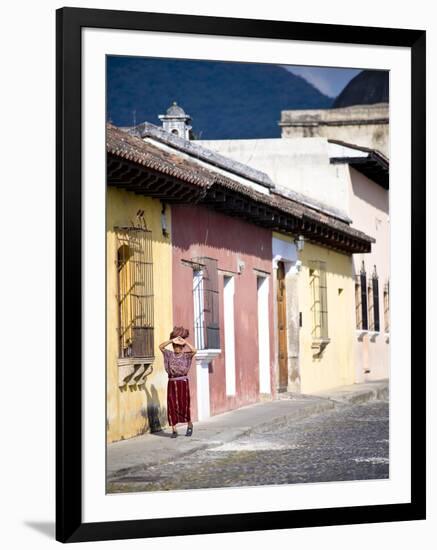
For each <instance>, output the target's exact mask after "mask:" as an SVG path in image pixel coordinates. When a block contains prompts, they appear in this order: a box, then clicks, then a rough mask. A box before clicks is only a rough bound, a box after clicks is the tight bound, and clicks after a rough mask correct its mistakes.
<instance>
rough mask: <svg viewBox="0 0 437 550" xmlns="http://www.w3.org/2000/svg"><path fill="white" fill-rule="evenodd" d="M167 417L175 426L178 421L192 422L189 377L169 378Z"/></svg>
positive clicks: (171, 424)
mask: <svg viewBox="0 0 437 550" xmlns="http://www.w3.org/2000/svg"><path fill="white" fill-rule="evenodd" d="M167 418H168V423H169V424H170V426H175V425H176V424H177V423H178V422H191V414H190V385H189V382H188V378H187V379H183V380H174V379H172V378H169V379H168V384H167Z"/></svg>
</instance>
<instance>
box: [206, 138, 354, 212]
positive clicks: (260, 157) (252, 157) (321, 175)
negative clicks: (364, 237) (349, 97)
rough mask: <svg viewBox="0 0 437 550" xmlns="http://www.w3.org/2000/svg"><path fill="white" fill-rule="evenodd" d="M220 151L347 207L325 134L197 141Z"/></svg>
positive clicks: (291, 185) (343, 182) (279, 182)
mask: <svg viewBox="0 0 437 550" xmlns="http://www.w3.org/2000/svg"><path fill="white" fill-rule="evenodd" d="M198 143H200V144H201V145H203V146H204V147H207V148H209V149H212V150H213V151H216V152H218V153H221V154H222V155H225V156H228V157H230V158H232V159H234V160H238V161H239V162H242V163H244V164H248V165H249V166H252V167H253V168H256V169H258V170H261V171H263V172H265V173H267V174H268V175H269V176H270V178H271V179H272V180H273V182H274V183H275V184H276V185H278V186H281V187H285V188H287V189H291V190H293V191H297V192H298V193H302V194H303V195H306V196H308V197H310V198H312V199H314V200H316V201H318V202H321V203H325V204H327V205H331V206H333V207H335V208H337V209H339V210H341V211H343V212H345V213H346V212H347V211H348V207H349V204H348V187H347V182H346V180H344V179H343V178H342V177H341V176H340V174H339V172H340V171H339V170H338V167H337V166H335V165H331V164H330V163H329V144H328V141H327V140H326V139H325V138H297V139H281V138H278V139H233V140H212V141H199V142H198Z"/></svg>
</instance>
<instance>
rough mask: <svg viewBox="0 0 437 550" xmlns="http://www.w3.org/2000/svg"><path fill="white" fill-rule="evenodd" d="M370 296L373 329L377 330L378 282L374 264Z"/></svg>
mask: <svg viewBox="0 0 437 550" xmlns="http://www.w3.org/2000/svg"><path fill="white" fill-rule="evenodd" d="M372 296H373V330H374V331H375V332H379V329H380V326H379V282H378V274H377V273H376V266H374V271H373V275H372Z"/></svg>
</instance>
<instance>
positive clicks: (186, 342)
mask: <svg viewBox="0 0 437 550" xmlns="http://www.w3.org/2000/svg"><path fill="white" fill-rule="evenodd" d="M184 342H185V344H186V345H187V346H188V347H189V348H190V351H191V353H192V354H193V355H196V353H197V349H196V348H194V347H193V346H192V345H191V344H190V342H188V340H184Z"/></svg>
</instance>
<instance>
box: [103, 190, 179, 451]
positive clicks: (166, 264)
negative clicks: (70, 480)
mask: <svg viewBox="0 0 437 550" xmlns="http://www.w3.org/2000/svg"><path fill="white" fill-rule="evenodd" d="M139 209H142V210H144V218H145V220H146V223H147V227H148V229H151V230H152V254H153V281H154V288H153V292H154V348H155V361H154V363H153V371H152V373H151V374H150V375H149V376H148V377H147V379H146V383H145V384H144V385H140V386H133V387H127V388H126V387H124V388H121V389H120V388H119V387H118V370H119V367H118V363H117V359H118V336H117V327H118V306H117V298H116V297H117V271H116V236H115V233H114V226H126V225H130V224H131V221H135V219H136V213H137V211H138V210H139ZM170 217H171V216H170V207H169V206H167V209H166V221H167V231H168V233H169V234H171V233H170V232H171V226H170V223H171V220H170ZM106 223H107V225H106V229H107V232H106V235H107V241H106V246H107V345H106V348H107V441H108V443H110V442H112V441H118V440H120V439H127V438H129V437H134V436H136V435H139V434H141V433H144V432H147V431H149V426H150V424H151V423H153V424H154V426H155V428H156V427H157V425H158V424H161V426H165V425H166V424H167V405H166V399H167V374H166V372H165V369H164V364H163V360H162V353H161V352H160V350H159V348H158V346H159V344H160V342H162V341H163V340H167V339H168V336H169V333H170V331H171V329H172V326H173V325H172V320H173V314H172V296H171V288H172V279H171V277H172V250H171V242H170V238H169V237H164V236H163V235H162V228H161V203H160V202H159V201H158V200H156V199H152V198H150V197H142V196H140V195H135V194H134V193H130V192H128V191H124V190H120V189H115V188H112V187H111V188H108V191H107V222H106Z"/></svg>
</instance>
